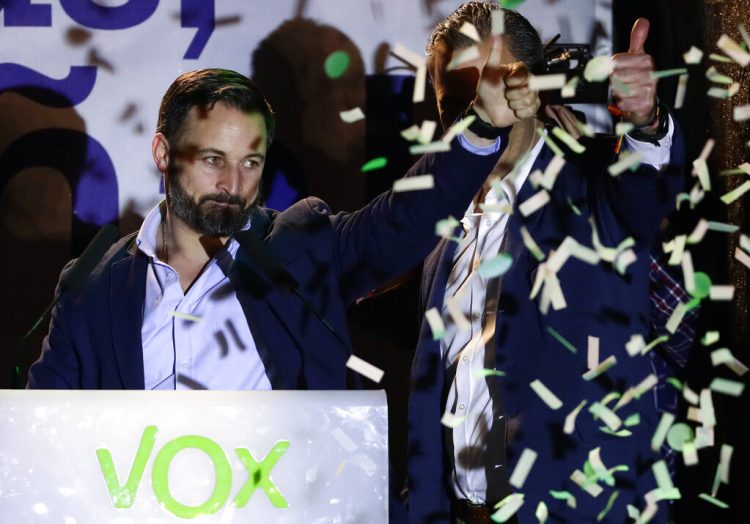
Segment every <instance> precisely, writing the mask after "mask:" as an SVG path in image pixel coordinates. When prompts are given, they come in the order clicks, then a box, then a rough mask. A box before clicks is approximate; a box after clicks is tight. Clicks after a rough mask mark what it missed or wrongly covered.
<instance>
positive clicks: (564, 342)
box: [547, 326, 578, 354]
mask: <svg viewBox="0 0 750 524" xmlns="http://www.w3.org/2000/svg"><path fill="white" fill-rule="evenodd" d="M547 333H549V334H550V335H552V337H554V339H555V340H557V341H558V342H559V343H560V344H562V346H563V347H564V348H565V349H567V350H568V351H570V352H571V353H574V354H575V353H578V349H577V348H576V347H575V346H574V345H573V344H571V343H570V342H569V341H568V340H567V339H566V338H565V337H563V336H562V335H561V334H560V333H558V332H557V331H556V330H555V329H554V328H552V327H551V326H547Z"/></svg>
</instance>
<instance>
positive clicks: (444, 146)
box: [409, 140, 451, 155]
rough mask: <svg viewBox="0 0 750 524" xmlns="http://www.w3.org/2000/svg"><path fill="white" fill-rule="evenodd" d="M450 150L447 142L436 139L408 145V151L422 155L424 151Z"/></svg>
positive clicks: (440, 151) (438, 151)
mask: <svg viewBox="0 0 750 524" xmlns="http://www.w3.org/2000/svg"><path fill="white" fill-rule="evenodd" d="M450 150H451V145H450V144H449V143H448V142H443V141H440V140H438V141H437V142H430V143H429V144H416V145H413V146H410V147H409V153H411V154H412V155H423V154H425V153H444V152H446V151H450Z"/></svg>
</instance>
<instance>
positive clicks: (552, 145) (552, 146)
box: [536, 128, 565, 156]
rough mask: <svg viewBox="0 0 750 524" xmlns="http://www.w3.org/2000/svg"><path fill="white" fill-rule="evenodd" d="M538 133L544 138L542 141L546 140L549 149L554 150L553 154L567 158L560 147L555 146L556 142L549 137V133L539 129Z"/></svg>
mask: <svg viewBox="0 0 750 524" xmlns="http://www.w3.org/2000/svg"><path fill="white" fill-rule="evenodd" d="M536 133H537V134H538V135H539V136H540V137H542V140H544V143H545V144H546V145H547V147H548V148H550V149H551V150H552V152H553V153H554V154H555V155H557V156H565V154H564V153H563V151H562V149H560V146H558V145H557V144H555V141H554V140H552V139H551V138H550V137H549V136H547V131H546V130H544V129H541V128H539V129H537V130H536Z"/></svg>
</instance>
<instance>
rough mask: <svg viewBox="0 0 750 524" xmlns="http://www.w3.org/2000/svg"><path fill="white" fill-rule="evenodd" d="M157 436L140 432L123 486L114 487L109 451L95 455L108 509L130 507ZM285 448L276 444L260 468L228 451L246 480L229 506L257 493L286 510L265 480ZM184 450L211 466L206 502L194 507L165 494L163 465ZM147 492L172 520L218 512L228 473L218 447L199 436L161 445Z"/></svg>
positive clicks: (243, 452) (245, 455)
mask: <svg viewBox="0 0 750 524" xmlns="http://www.w3.org/2000/svg"><path fill="white" fill-rule="evenodd" d="M158 431H159V430H158V428H157V427H156V426H147V427H146V429H145V430H144V431H143V436H142V437H141V441H140V444H139V445H138V449H137V451H136V454H135V458H134V459H133V464H132V465H131V467H130V473H129V474H128V478H127V480H126V481H125V483H124V484H123V483H120V481H119V479H118V478H117V472H116V471H115V467H114V464H113V462H112V454H111V453H110V451H109V450H108V449H106V448H100V449H97V450H96V457H97V459H98V460H99V466H100V467H101V469H102V474H103V475H104V482H105V483H106V485H107V489H108V490H109V495H110V497H111V498H112V504H114V506H115V507H116V508H129V507H131V506H132V505H133V503H134V502H135V495H136V491H138V486H139V485H140V483H141V479H142V478H143V473H144V472H145V470H146V463H147V462H148V460H149V458H150V457H151V453H152V452H153V450H154V446H155V444H156V434H157V433H158ZM288 448H289V441H287V440H280V441H278V442H276V444H274V445H273V448H271V451H269V452H268V454H267V455H266V456H265V458H263V460H261V461H260V462H258V461H257V460H255V457H253V455H252V453H250V451H249V450H248V449H247V448H241V447H238V448H234V452H235V454H236V455H237V458H238V459H239V460H240V462H241V463H242V465H243V466H244V467H245V469H246V470H247V480H246V481H245V483H244V484H243V486H242V488H241V489H240V490H239V491H238V492H237V495H235V497H234V500H233V501H232V504H233V505H234V506H235V507H237V508H243V507H244V506H245V505H246V504H247V502H248V501H249V500H250V497H251V496H252V495H253V493H254V492H255V490H256V489H257V488H261V489H262V490H263V491H264V492H265V493H266V496H267V497H268V500H270V501H271V504H273V505H274V506H275V507H277V508H286V507H287V506H288V504H287V501H286V499H285V498H284V496H283V495H282V494H281V492H280V491H279V490H278V488H277V487H276V486H275V485H274V483H273V481H272V480H271V477H270V473H271V470H272V469H273V467H274V466H275V465H276V463H277V462H278V461H279V459H280V458H281V456H282V455H283V454H284V453H285V452H286V450H287V449H288ZM185 449H197V450H200V451H202V452H204V453H205V454H206V455H208V458H209V459H210V460H211V462H212V463H213V466H214V472H215V485H214V489H213V492H212V493H211V496H210V497H209V498H208V500H206V501H205V502H203V503H202V504H199V505H197V506H189V505H186V504H182V503H181V502H179V501H178V500H177V499H176V498H175V497H174V496H173V495H172V493H171V492H170V489H169V465H170V464H171V462H172V459H173V458H174V457H175V455H177V454H178V453H179V452H180V451H182V450H185ZM151 487H152V489H153V491H154V496H155V497H156V499H157V500H158V501H159V503H160V504H162V505H163V506H164V508H166V509H167V511H169V512H170V513H172V514H173V515H175V516H177V517H181V518H185V519H191V518H195V517H197V516H200V515H211V514H213V513H216V512H217V511H218V510H219V509H220V508H221V507H222V506H224V504H226V502H227V500H228V499H229V492H230V491H231V489H232V467H231V465H230V463H229V459H228V458H227V454H226V453H225V452H224V450H223V449H222V448H221V446H219V444H217V443H216V442H214V441H213V440H211V439H209V438H206V437H201V436H199V435H185V436H182V437H178V438H176V439H174V440H171V441H169V442H167V443H166V444H164V446H163V447H162V448H161V449H160V450H159V452H158V453H157V454H156V457H154V461H153V465H152V467H151Z"/></svg>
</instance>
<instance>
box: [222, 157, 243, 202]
mask: <svg viewBox="0 0 750 524" xmlns="http://www.w3.org/2000/svg"><path fill="white" fill-rule="evenodd" d="M241 185H242V179H241V178H240V168H239V166H236V165H231V164H228V165H227V166H226V167H225V168H224V169H222V170H221V174H220V178H219V182H218V188H219V189H220V190H221V191H224V192H225V193H228V194H230V195H236V194H238V193H239V192H240V188H241Z"/></svg>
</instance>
